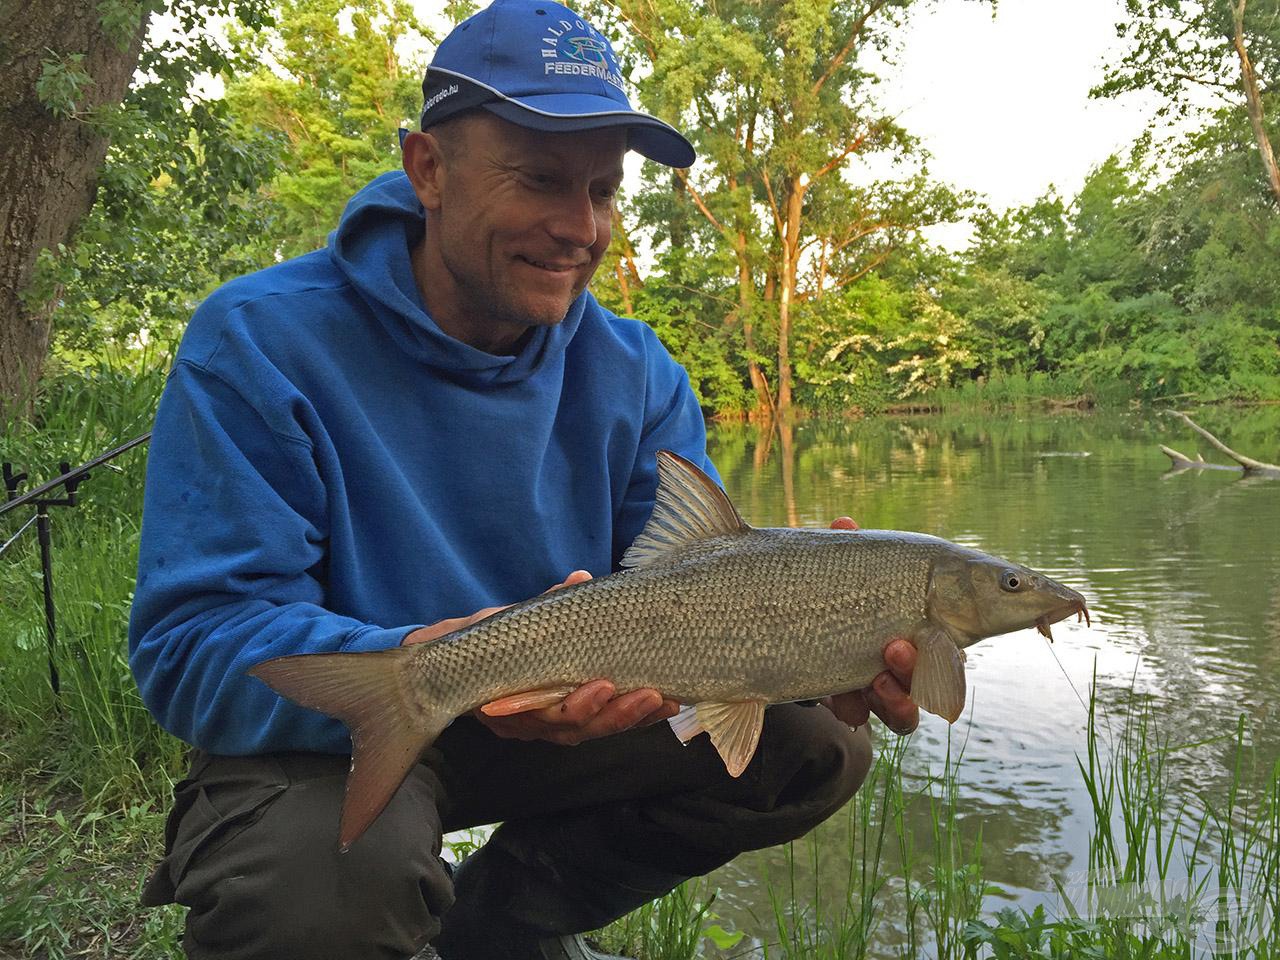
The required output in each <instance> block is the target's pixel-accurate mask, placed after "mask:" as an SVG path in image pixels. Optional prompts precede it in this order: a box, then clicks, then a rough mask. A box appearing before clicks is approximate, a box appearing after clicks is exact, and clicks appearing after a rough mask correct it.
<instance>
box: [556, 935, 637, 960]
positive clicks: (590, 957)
mask: <svg viewBox="0 0 1280 960" xmlns="http://www.w3.org/2000/svg"><path fill="white" fill-rule="evenodd" d="M538 949H539V950H541V951H542V956H543V957H545V958H546V960H629V958H627V957H620V956H618V955H617V954H613V953H601V952H600V951H599V950H593V949H591V947H590V945H589V944H588V943H587V941H586V940H584V939H583V937H582V935H581V934H578V933H568V934H565V935H564V936H561V937H545V938H544V939H542V940H539V941H538Z"/></svg>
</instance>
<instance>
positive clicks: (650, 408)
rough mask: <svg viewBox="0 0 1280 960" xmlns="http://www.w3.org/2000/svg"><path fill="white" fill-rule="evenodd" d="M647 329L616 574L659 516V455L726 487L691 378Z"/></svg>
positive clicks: (619, 518) (617, 529) (617, 523)
mask: <svg viewBox="0 0 1280 960" xmlns="http://www.w3.org/2000/svg"><path fill="white" fill-rule="evenodd" d="M644 329H645V331H646V340H647V348H648V374H647V382H646V391H645V420H644V428H643V431H642V432H641V435H640V443H639V447H638V449H637V450H636V459H635V465H634V467H633V468H632V472H631V479H630V481H629V483H628V485H627V492H626V495H625V497H624V498H623V501H622V507H621V509H620V510H619V511H618V513H617V515H616V516H615V518H614V527H613V565H614V569H617V568H618V565H619V564H620V563H621V561H622V555H623V554H624V553H625V552H626V550H627V547H629V546H631V542H632V541H633V540H635V538H636V537H637V536H639V535H640V531H641V530H642V529H644V525H645V523H646V522H647V521H648V519H649V515H650V514H651V513H653V503H654V500H655V498H656V497H657V494H658V451H659V450H671V451H673V452H674V453H678V454H680V456H682V457H684V458H685V459H686V460H689V461H690V462H692V463H695V464H697V465H698V466H699V467H701V468H702V469H703V470H704V471H706V473H707V474H708V475H709V476H710V477H711V479H712V480H714V481H715V482H716V483H720V482H721V481H720V475H719V473H717V472H716V468H715V465H714V464H713V463H712V462H711V458H710V457H709V456H708V455H707V428H706V421H705V420H704V419H703V416H702V408H701V407H700V406H699V404H698V398H697V396H696V395H695V394H694V392H693V387H691V386H690V385H689V375H688V374H687V373H686V372H685V369H684V367H682V366H680V364H679V363H677V362H676V361H675V360H674V359H673V358H672V357H671V355H670V354H669V353H667V350H666V348H665V347H664V346H663V345H662V343H661V342H660V341H659V340H658V338H657V335H656V334H654V333H653V330H652V328H650V327H647V326H646V327H645V328H644ZM722 485H723V484H722Z"/></svg>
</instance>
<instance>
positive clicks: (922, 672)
mask: <svg viewBox="0 0 1280 960" xmlns="http://www.w3.org/2000/svg"><path fill="white" fill-rule="evenodd" d="M916 650H917V651H918V654H919V655H918V656H917V658H916V669H915V672H914V673H912V675H911V699H912V700H914V701H915V702H916V705H917V706H918V707H920V709H921V710H928V711H929V712H930V713H933V714H936V715H937V716H939V717H942V718H943V719H945V720H946V721H947V722H948V723H955V722H956V721H957V720H959V719H960V714H961V713H963V712H964V700H965V680H964V661H965V655H964V651H963V650H961V649H960V648H959V647H957V646H956V644H955V641H954V640H952V639H951V636H950V634H948V633H947V631H945V630H943V629H941V628H935V629H932V630H929V631H928V632H926V633H925V634H924V635H923V636H921V637H919V638H917V640H916Z"/></svg>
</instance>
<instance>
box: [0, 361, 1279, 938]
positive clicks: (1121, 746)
mask: <svg viewBox="0 0 1280 960" xmlns="http://www.w3.org/2000/svg"><path fill="white" fill-rule="evenodd" d="M166 365H167V361H166V360H165V359H164V358H162V357H159V356H153V357H148V356H144V357H141V358H130V359H129V360H128V361H127V362H126V361H124V360H120V361H117V362H114V363H104V364H103V365H102V366H101V367H99V368H96V369H94V370H91V371H88V372H87V374H76V375H74V376H73V375H67V376H62V377H55V378H53V379H51V380H49V381H47V382H46V384H45V386H44V393H43V396H42V397H41V398H40V399H39V403H38V404H37V407H36V413H35V415H34V417H31V418H19V417H16V416H11V417H10V418H9V419H8V420H7V421H6V423H5V430H4V435H3V439H2V440H0V459H5V460H11V461H13V462H14V463H15V464H16V465H17V467H18V468H19V469H29V470H31V471H32V472H33V474H34V476H33V477H32V482H37V481H40V480H43V479H46V478H48V477H50V476H52V475H53V474H54V473H56V470H57V468H56V464H57V462H58V461H59V460H67V461H70V462H71V463H73V464H75V463H80V462H83V461H84V460H86V459H88V458H90V457H91V456H93V455H95V454H97V453H99V452H101V451H102V450H105V449H107V448H108V447H111V446H113V445H115V444H117V443H119V442H121V441H123V440H126V439H129V438H131V437H133V436H136V435H137V434H140V433H142V432H145V431H146V430H147V429H148V427H149V424H150V420H151V417H152V415H153V412H154V404H155V401H156V398H157V397H158V394H159V390H160V386H161V384H162V382H163V376H164V370H165V368H166ZM86 377H87V379H86ZM1018 389H1022V388H1021V387H1019V388H1018ZM144 457H145V450H138V451H134V452H131V453H129V454H127V455H125V457H123V458H122V459H121V461H120V466H121V468H122V471H123V472H120V473H117V472H115V471H111V470H98V471H96V473H95V476H94V477H93V478H92V479H91V480H89V481H88V482H86V483H85V484H84V485H83V487H82V488H81V498H82V503H81V505H80V506H78V507H75V508H73V509H65V508H56V509H55V510H54V511H53V524H54V526H53V531H54V541H55V552H54V557H55V567H54V575H55V581H56V583H55V587H56V591H57V604H58V617H59V645H58V649H57V651H56V655H57V662H58V667H59V670H60V671H61V674H62V680H63V692H62V696H61V699H60V700H55V698H54V697H53V695H52V693H51V691H50V689H49V684H48V678H47V666H46V653H45V637H44V623H43V608H42V605H41V596H40V584H39V559H38V555H37V551H36V543H35V538H34V534H33V533H31V532H29V533H28V534H26V535H25V536H24V539H23V540H22V541H21V542H20V545H19V546H17V547H15V548H14V549H13V550H11V551H10V552H9V553H7V554H6V555H5V556H4V558H3V559H2V560H0V957H5V956H10V955H14V956H20V957H48V958H50V960H60V958H71V957H77V958H79V957H122V958H136V960H159V958H168V957H173V956H176V951H177V947H176V944H177V936H178V932H179V930H180V927H181V911H180V910H178V909H177V908H168V909H162V910H151V911H144V910H142V909H141V908H140V907H139V906H138V905H137V897H138V893H139V890H140V889H141V885H142V883H143V880H144V879H145V876H146V874H147V872H148V871H149V870H150V869H151V867H152V866H153V864H154V863H155V862H156V860H157V859H158V857H159V854H160V846H161V838H162V833H163V815H164V812H165V810H166V809H167V805H168V800H169V794H170V789H171V784H172V780H173V778H175V777H176V776H178V775H180V773H181V769H182V755H183V747H182V745H181V744H179V743H178V742H177V741H175V740H173V739H172V738H171V737H168V736H167V735H165V734H164V733H163V732H161V731H160V730H159V729H158V728H157V727H156V726H155V724H154V723H153V722H152V721H151V719H150V717H149V716H148V715H147V713H146V711H145V709H144V708H143V707H142V704H141V702H140V700H139V698H138V695H137V691H136V689H135V687H134V684H133V681H132V679H131V677H130V676H129V672H128V667H127V663H126V660H125V628H126V620H127V614H128V606H129V601H130V599H131V594H132V589H133V576H134V561H135V558H136V551H137V536H138V518H139V516H140V511H141V490H142V477H143V462H144ZM20 522H21V521H20V520H17V519H15V518H13V517H7V518H6V521H5V523H4V525H3V529H0V537H7V536H8V535H10V534H11V533H12V532H13V531H14V530H16V528H17V526H18V525H19V523H20ZM1093 702H1094V708H1093V710H1091V713H1090V720H1089V728H1088V748H1087V751H1086V754H1085V755H1084V756H1082V757H1081V758H1080V765H1079V772H1080V776H1081V778H1082V781H1083V783H1084V785H1085V787H1086V788H1087V790H1088V793H1089V796H1090V798H1091V802H1092V813H1093V826H1092V829H1091V833H1090V844H1089V862H1088V867H1089V879H1088V882H1087V883H1086V884H1084V885H1083V886H1081V887H1079V888H1075V887H1073V888H1072V889H1070V890H1067V889H1064V890H1063V891H1062V892H1063V894H1064V895H1065V896H1066V897H1068V898H1069V899H1070V902H1071V905H1072V907H1073V910H1068V909H1064V910H1062V911H1059V912H1056V913H1054V912H1046V911H1045V910H1044V909H1043V908H1037V909H1036V910H1033V911H1026V910H1020V909H1017V908H1007V907H1006V908H1004V909H999V910H997V909H996V907H997V906H998V905H999V903H1000V902H1001V901H999V900H997V899H996V897H995V896H994V894H995V893H996V891H995V890H994V888H993V887H992V886H991V885H990V883H989V881H988V880H987V876H986V871H985V869H984V864H985V852H984V848H983V844H982V836H981V834H980V833H977V834H975V833H974V832H973V831H972V830H971V829H970V827H969V826H968V825H967V824H966V823H965V822H963V821H962V817H961V814H962V812H963V809H964V787H965V766H964V760H963V751H962V750H960V749H957V750H955V751H954V752H950V751H949V752H948V754H947V756H946V758H945V760H944V762H943V764H942V767H941V769H940V770H935V771H933V772H932V775H930V776H927V777H923V778H921V777H919V776H913V775H908V774H906V773H904V771H903V766H902V763H903V758H904V756H905V755H906V754H907V752H908V751H909V750H910V749H911V747H910V744H909V742H908V741H902V740H899V739H897V738H894V737H891V736H888V735H882V736H880V738H879V742H878V746H877V754H878V755H877V760H876V763H875V765H874V767H873V769H872V772H871V773H870V775H869V778H868V781H867V783H866V784H865V785H864V787H863V789H862V790H861V791H860V792H859V794H858V796H857V798H856V799H855V800H854V802H853V803H851V804H850V805H849V806H848V807H847V808H846V810H845V812H844V813H843V814H842V816H843V818H844V820H843V826H844V831H845V836H844V840H843V842H841V843H836V844H833V843H830V842H829V838H830V834H829V833H826V834H824V836H826V837H827V838H828V842H827V843H825V845H824V844H819V842H818V841H817V840H816V839H815V838H809V839H806V840H802V841H799V842H797V843H796V844H793V845H791V846H790V847H789V848H788V850H787V851H786V859H785V861H784V864H785V866H784V868H783V869H775V870H773V871H771V872H769V873H767V874H766V875H765V876H764V877H763V878H762V881H761V882H762V884H763V885H764V894H763V900H762V902H764V903H766V904H767V909H766V910H764V911H762V913H761V915H760V916H758V917H757V918H756V922H755V923H754V924H753V925H752V928H751V929H750V930H748V931H733V930H725V929H724V927H725V922H724V921H723V920H722V919H721V918H720V917H718V916H717V915H716V914H717V911H716V905H717V900H716V892H715V891H714V889H712V888H711V887H710V886H709V885H708V883H707V882H706V881H692V882H690V883H689V884H686V885H684V886H682V887H681V888H680V889H678V890H677V891H675V892H674V893H673V894H671V895H670V896H668V897H665V898H663V899H662V900H661V901H659V902H657V903H655V904H651V905H649V906H647V907H645V908H643V909H642V910H639V911H637V912H636V913H634V914H632V915H630V916H629V917H626V918H624V919H623V920H622V921H619V922H618V923H616V924H614V925H613V926H611V927H610V928H608V929H607V930H605V931H603V932H602V933H601V937H602V939H603V940H604V941H605V942H606V943H607V944H609V945H611V946H613V947H614V948H615V949H621V950H626V951H631V952H633V953H635V954H636V955H637V956H640V957H642V958H644V960H690V958H692V957H696V956H707V957H719V958H728V957H735V958H738V957H740V958H744V960H745V958H747V957H752V956H754V957H765V958H768V960H836V958H839V960H859V958H890V957H902V958H908V957H916V956H929V957H935V958H938V960H951V958H955V960H961V958H964V960H969V958H988V957H994V958H1000V960H1004V958H1069V957H1070V958H1077V957H1099V958H1102V957H1106V958H1134V960H1137V958H1143V960H1165V958H1168V960H1173V958H1177V960H1197V958H1199V957H1205V958H1208V957H1214V958H1215V960H1216V958H1219V957H1222V958H1232V960H1269V958H1273V957H1280V932H1277V925H1276V924H1275V923H1274V922H1272V921H1273V919H1274V918H1276V917H1280V899H1278V898H1280V769H1278V768H1270V769H1254V766H1253V759H1252V757H1253V754H1252V751H1251V748H1250V747H1249V746H1248V731H1247V730H1246V728H1245V726H1244V721H1243V720H1242V721H1241V722H1240V724H1239V725H1238V726H1237V727H1235V729H1234V730H1229V731H1228V732H1227V733H1226V734H1224V736H1225V737H1227V738H1228V739H1231V740H1234V753H1233V756H1234V758H1235V768H1234V771H1233V778H1232V780H1231V786H1230V789H1229V790H1228V791H1227V792H1226V795H1225V796H1210V795H1201V796H1179V795H1177V794H1176V793H1175V791H1174V790H1173V788H1172V786H1171V784H1172V783H1173V779H1172V776H1171V770H1172V769H1173V768H1174V767H1176V765H1177V764H1178V763H1180V762H1181V760H1182V758H1183V757H1184V756H1186V754H1187V753H1188V751H1189V750H1190V749H1191V748H1192V747H1195V746H1197V744H1190V743H1177V742H1174V741H1172V740H1171V739H1170V737H1169V735H1168V733H1167V732H1166V731H1162V730H1161V729H1160V727H1159V724H1158V721H1157V715H1156V711H1155V708H1154V706H1153V704H1152V703H1151V702H1149V701H1146V700H1143V699H1141V698H1139V697H1137V696H1131V697H1130V698H1129V702H1130V707H1129V708H1128V709H1127V710H1126V711H1124V712H1123V713H1121V714H1120V715H1117V716H1114V717H1107V716H1104V715H1103V714H1102V712H1101V709H1100V708H1099V707H1098V706H1097V702H1098V701H1097V698H1096V697H1095V698H1094V701H1093ZM921 805H923V807H924V808H925V809H927V810H928V811H929V817H928V829H927V830H925V831H924V832H922V833H916V832H915V830H914V828H913V827H912V826H911V824H909V822H908V819H907V811H908V810H914V809H918V808H919V807H920V806H921ZM824 863H825V864H826V865H827V866H828V867H830V865H832V864H835V865H837V869H838V874H839V876H840V877H841V878H842V879H841V880H840V881H839V882H837V883H835V884H834V885H832V884H831V883H830V882H826V885H825V886H821V887H820V886H819V884H818V881H817V880H816V879H814V878H817V877H819V876H822V877H826V878H830V877H831V875H832V871H831V870H830V869H826V870H819V865H820V864H824ZM833 886H834V888H833ZM1241 907H1243V908H1244V909H1241ZM1219 914H1221V916H1219ZM744 934H745V935H744ZM1215 938H1216V940H1215ZM1233 938H1234V939H1233ZM1215 945H1216V946H1217V947H1218V948H1219V949H1217V950H1216V951H1215V950H1213V949H1211V948H1212V947H1213V946H1215Z"/></svg>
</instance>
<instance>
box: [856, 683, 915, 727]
mask: <svg viewBox="0 0 1280 960" xmlns="http://www.w3.org/2000/svg"><path fill="white" fill-rule="evenodd" d="M867 699H868V701H869V702H870V703H871V709H872V710H874V711H875V714H876V716H878V717H879V718H880V719H881V720H883V721H884V724H885V726H887V727H888V728H889V729H890V730H892V731H893V732H894V733H901V734H907V733H911V732H912V731H913V730H915V728H916V727H918V726H919V725H920V708H919V707H917V706H916V705H915V702H914V701H913V700H912V699H911V696H910V694H908V693H907V691H906V689H905V688H904V687H903V686H902V684H901V683H899V682H898V680H897V678H896V677H894V675H893V674H891V673H889V672H887V671H886V672H884V673H882V674H880V676H878V677H876V678H875V680H873V681H872V683H871V686H870V687H869V688H868V692H867Z"/></svg>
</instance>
